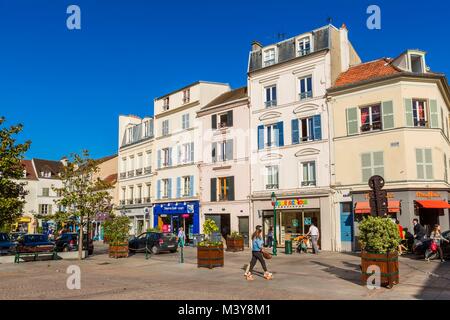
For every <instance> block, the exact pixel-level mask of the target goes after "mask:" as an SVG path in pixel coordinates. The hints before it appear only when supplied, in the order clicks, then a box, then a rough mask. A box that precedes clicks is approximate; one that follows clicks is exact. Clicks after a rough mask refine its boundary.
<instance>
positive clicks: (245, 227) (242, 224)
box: [238, 217, 250, 247]
mask: <svg viewBox="0 0 450 320" xmlns="http://www.w3.org/2000/svg"><path fill="white" fill-rule="evenodd" d="M238 219H239V233H240V234H242V235H243V236H244V245H245V246H247V247H248V245H249V237H250V235H249V219H248V217H238Z"/></svg>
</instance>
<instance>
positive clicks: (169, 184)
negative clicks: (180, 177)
mask: <svg viewBox="0 0 450 320" xmlns="http://www.w3.org/2000/svg"><path fill="white" fill-rule="evenodd" d="M167 181H168V186H167V189H168V190H167V197H168V198H172V178H169V179H167Z"/></svg>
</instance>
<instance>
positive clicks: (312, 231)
mask: <svg viewBox="0 0 450 320" xmlns="http://www.w3.org/2000/svg"><path fill="white" fill-rule="evenodd" d="M306 235H307V236H311V241H312V246H313V250H314V253H315V254H318V253H319V245H318V244H317V242H318V241H319V237H320V233H319V228H317V227H316V226H315V225H314V222H312V223H311V226H310V227H309V231H308V233H307V234H306Z"/></svg>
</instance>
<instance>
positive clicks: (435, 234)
mask: <svg viewBox="0 0 450 320" xmlns="http://www.w3.org/2000/svg"><path fill="white" fill-rule="evenodd" d="M430 239H431V244H430V248H428V249H427V251H426V252H425V260H426V261H430V256H431V254H432V253H433V252H434V251H435V250H433V249H432V248H431V247H432V246H435V247H436V250H437V251H438V252H439V256H440V257H441V262H445V260H444V253H443V252H442V248H441V244H442V241H445V242H447V243H448V242H450V241H448V240H447V239H445V238H444V237H443V236H442V234H441V226H440V225H438V224H436V225H434V228H433V231H431V234H430ZM433 244H434V245H433Z"/></svg>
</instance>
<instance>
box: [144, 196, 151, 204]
mask: <svg viewBox="0 0 450 320" xmlns="http://www.w3.org/2000/svg"><path fill="white" fill-rule="evenodd" d="M151 202H152V201H151V198H150V197H145V198H144V203H151Z"/></svg>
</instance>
